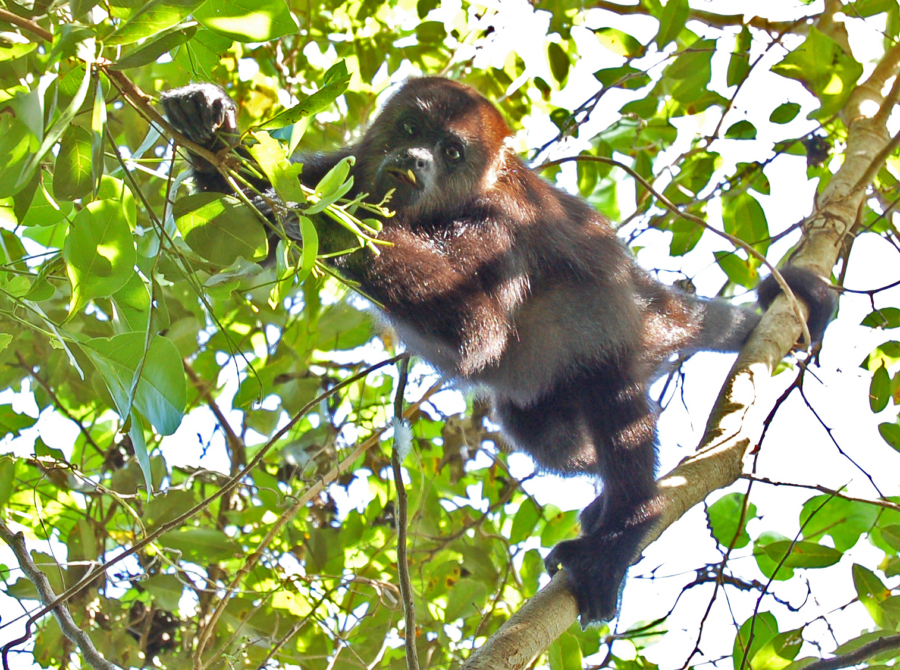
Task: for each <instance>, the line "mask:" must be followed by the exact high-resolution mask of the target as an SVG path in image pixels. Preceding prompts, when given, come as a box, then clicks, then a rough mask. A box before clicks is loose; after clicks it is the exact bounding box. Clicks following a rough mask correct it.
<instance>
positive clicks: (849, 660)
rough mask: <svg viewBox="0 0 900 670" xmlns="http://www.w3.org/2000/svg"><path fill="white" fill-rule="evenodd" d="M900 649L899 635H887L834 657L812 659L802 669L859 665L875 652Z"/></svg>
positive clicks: (828, 669) (836, 668)
mask: <svg viewBox="0 0 900 670" xmlns="http://www.w3.org/2000/svg"><path fill="white" fill-rule="evenodd" d="M898 649H900V635H889V636H888V637H882V638H879V639H877V640H873V641H872V642H869V643H868V644H864V645H863V646H861V647H860V648H859V649H854V650H853V651H850V652H847V653H846V654H841V655H840V656H835V657H834V658H823V659H822V660H821V661H814V662H813V663H810V664H809V665H804V666H803V670H838V668H849V667H850V666H851V665H859V664H860V663H862V662H863V661H866V660H868V659H870V658H872V657H873V656H875V655H876V654H880V653H882V652H885V651H896V650H898Z"/></svg>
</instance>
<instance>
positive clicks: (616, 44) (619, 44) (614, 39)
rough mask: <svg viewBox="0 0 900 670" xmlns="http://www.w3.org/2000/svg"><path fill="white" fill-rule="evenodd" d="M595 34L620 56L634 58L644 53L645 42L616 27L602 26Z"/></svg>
mask: <svg viewBox="0 0 900 670" xmlns="http://www.w3.org/2000/svg"><path fill="white" fill-rule="evenodd" d="M594 34H595V35H596V36H597V39H598V40H600V44H602V45H603V46H605V47H606V48H607V49H609V50H610V51H612V52H613V53H615V54H618V55H619V56H625V57H626V58H634V57H637V56H640V55H642V54H643V53H644V45H643V44H641V43H640V42H638V41H637V40H636V39H635V38H633V37H632V36H631V35H629V34H628V33H623V32H622V31H621V30H617V29H616V28H600V29H599V30H595V31H594Z"/></svg>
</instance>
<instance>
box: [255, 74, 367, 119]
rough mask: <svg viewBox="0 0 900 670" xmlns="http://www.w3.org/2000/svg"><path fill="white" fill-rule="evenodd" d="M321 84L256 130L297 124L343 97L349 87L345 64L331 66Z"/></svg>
mask: <svg viewBox="0 0 900 670" xmlns="http://www.w3.org/2000/svg"><path fill="white" fill-rule="evenodd" d="M323 82H324V86H322V88H320V89H319V90H318V91H316V92H315V93H313V94H312V95H310V96H309V97H307V98H305V99H304V100H301V101H300V102H298V103H297V104H296V105H294V106H293V107H291V108H290V109H286V110H285V111H283V112H281V113H280V114H276V115H275V116H273V117H272V118H271V119H269V120H268V121H264V122H263V123H261V124H259V125H258V126H257V128H259V129H260V130H275V129H276V128H284V127H285V126H289V125H291V124H293V123H297V122H298V121H300V120H301V119H305V118H309V117H311V116H313V115H315V114H316V113H318V112H320V111H322V110H323V109H325V108H326V107H328V106H329V105H330V104H331V103H333V102H334V101H335V100H336V99H337V98H338V96H340V95H343V93H344V91H346V90H347V87H348V86H349V85H350V73H349V72H348V71H347V64H346V63H345V62H344V61H338V62H337V63H336V64H335V65H333V66H331V68H329V70H328V72H326V73H325V76H324V78H323Z"/></svg>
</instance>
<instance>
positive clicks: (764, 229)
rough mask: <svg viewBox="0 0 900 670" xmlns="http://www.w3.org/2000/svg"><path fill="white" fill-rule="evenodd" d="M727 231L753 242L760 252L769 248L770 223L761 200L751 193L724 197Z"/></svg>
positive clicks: (750, 242)
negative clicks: (760, 202)
mask: <svg viewBox="0 0 900 670" xmlns="http://www.w3.org/2000/svg"><path fill="white" fill-rule="evenodd" d="M722 204H723V208H722V222H723V223H724V224H725V232H726V233H728V234H729V235H734V236H735V237H737V238H738V239H740V240H743V241H744V242H747V243H748V244H752V245H753V247H754V248H755V249H756V250H757V251H759V252H760V253H765V252H766V250H768V248H769V244H770V242H771V240H770V239H769V223H768V221H767V220H766V214H765V212H764V211H763V208H762V207H761V206H760V204H759V202H758V201H757V200H756V198H754V197H753V196H752V195H750V194H749V193H746V192H745V193H741V194H739V195H737V196H735V197H732V198H729V197H726V198H723V199H722Z"/></svg>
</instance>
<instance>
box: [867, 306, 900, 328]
mask: <svg viewBox="0 0 900 670" xmlns="http://www.w3.org/2000/svg"><path fill="white" fill-rule="evenodd" d="M862 325H864V326H868V327H869V328H900V308H897V307H882V308H881V309H876V310H875V311H874V312H870V313H869V314H868V315H866V318H865V319H863V320H862Z"/></svg>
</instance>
